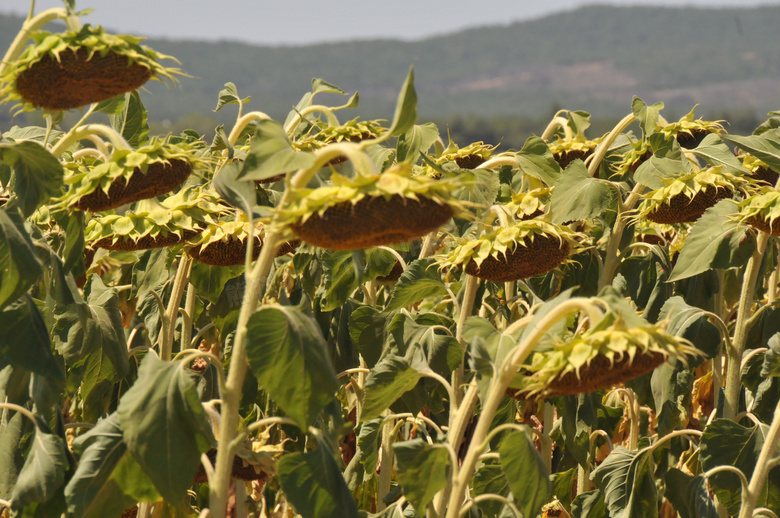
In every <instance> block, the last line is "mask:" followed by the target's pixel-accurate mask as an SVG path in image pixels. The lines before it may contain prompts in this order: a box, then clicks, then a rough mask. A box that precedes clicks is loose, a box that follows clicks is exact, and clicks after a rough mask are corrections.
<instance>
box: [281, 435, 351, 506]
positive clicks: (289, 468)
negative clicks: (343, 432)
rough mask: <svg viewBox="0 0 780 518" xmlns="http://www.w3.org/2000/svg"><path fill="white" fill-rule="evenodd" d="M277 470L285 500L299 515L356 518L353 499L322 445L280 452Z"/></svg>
mask: <svg viewBox="0 0 780 518" xmlns="http://www.w3.org/2000/svg"><path fill="white" fill-rule="evenodd" d="M277 469H278V471H279V482H280V483H281V485H282V489H283V490H284V493H285V495H287V499H288V500H289V501H290V503H291V504H292V505H293V507H294V508H295V511H296V512H297V513H299V514H300V515H301V516H302V517H303V518H357V516H358V509H357V505H356V504H355V499H354V498H353V497H352V493H351V492H350V491H349V488H348V487H347V484H346V482H344V477H343V476H342V475H341V470H340V469H339V467H338V465H337V464H336V461H335V460H334V459H333V456H332V455H331V454H330V452H329V451H328V449H327V448H325V447H324V446H323V445H320V446H319V447H318V448H317V449H316V450H314V451H310V452H307V453H300V452H296V453H289V454H287V455H283V456H282V458H281V459H279V463H278V464H277Z"/></svg>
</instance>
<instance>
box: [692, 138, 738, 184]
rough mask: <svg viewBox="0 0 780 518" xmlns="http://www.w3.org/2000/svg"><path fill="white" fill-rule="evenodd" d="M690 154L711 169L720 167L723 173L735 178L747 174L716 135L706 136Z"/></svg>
mask: <svg viewBox="0 0 780 518" xmlns="http://www.w3.org/2000/svg"><path fill="white" fill-rule="evenodd" d="M691 152H692V153H693V154H694V155H696V156H698V157H701V158H702V159H703V160H704V161H705V162H707V163H708V164H709V165H711V166H713V167H717V166H722V168H723V169H722V171H723V172H724V173H731V174H734V175H737V176H742V175H743V174H746V173H747V171H746V170H745V169H743V168H742V164H741V163H740V161H739V160H738V159H737V157H735V156H734V153H732V152H731V150H730V149H729V147H728V146H727V145H726V144H724V143H723V140H722V139H721V138H720V136H718V134H717V133H710V134H708V135H707V136H706V137H704V140H702V141H701V144H699V145H698V146H697V147H696V149H692V150H691Z"/></svg>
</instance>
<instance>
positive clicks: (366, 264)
mask: <svg viewBox="0 0 780 518" xmlns="http://www.w3.org/2000/svg"><path fill="white" fill-rule="evenodd" d="M320 261H321V264H322V267H323V271H324V273H325V298H324V300H323V305H322V311H333V310H334V309H336V308H339V307H341V306H342V305H343V304H344V303H345V302H346V301H347V300H348V299H349V298H350V297H351V296H352V294H353V293H354V292H355V290H357V289H358V288H359V287H360V285H361V284H363V283H364V282H367V281H370V280H372V279H376V278H377V277H379V276H382V275H388V274H389V273H390V271H391V270H392V269H393V266H394V265H395V263H396V259H395V256H394V255H393V254H392V253H390V252H388V251H386V250H381V249H376V248H374V249H368V250H356V251H351V252H344V251H325V252H323V253H322V256H321V258H320Z"/></svg>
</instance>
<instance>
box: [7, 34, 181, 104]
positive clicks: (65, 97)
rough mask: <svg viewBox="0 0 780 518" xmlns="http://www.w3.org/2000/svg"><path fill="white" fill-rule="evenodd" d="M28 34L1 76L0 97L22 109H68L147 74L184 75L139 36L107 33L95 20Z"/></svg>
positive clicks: (128, 87) (131, 86) (124, 88)
mask: <svg viewBox="0 0 780 518" xmlns="http://www.w3.org/2000/svg"><path fill="white" fill-rule="evenodd" d="M30 37H31V38H32V40H33V44H32V45H30V46H28V47H27V48H26V49H25V50H24V51H23V52H22V54H21V56H19V59H17V60H16V61H15V62H13V63H11V64H10V65H9V66H7V67H6V68H5V70H4V72H3V75H2V76H1V77H0V99H3V101H2V102H6V101H16V102H17V103H19V105H20V106H21V111H31V110H34V109H36V108H43V109H44V110H52V111H55V110H70V109H73V108H78V107H80V106H86V105H88V104H92V103H96V102H101V101H105V100H107V99H111V98H112V97H115V96H117V95H120V94H123V93H125V92H129V91H132V90H136V89H137V88H139V87H141V86H143V84H144V83H146V81H148V80H149V79H156V80H163V79H167V80H169V81H176V76H177V75H183V74H182V72H181V71H180V70H179V69H178V68H169V67H165V66H163V65H161V64H160V63H159V61H160V60H164V59H173V58H171V57H170V56H166V55H164V54H159V53H157V52H155V51H154V50H152V49H150V48H148V47H145V46H142V45H139V43H140V42H141V40H142V39H143V38H137V37H135V36H130V35H113V34H108V33H106V32H105V30H103V28H102V27H100V26H95V27H92V26H90V25H85V26H84V27H82V28H81V30H79V31H66V32H62V33H51V32H46V31H37V32H33V33H31V34H30Z"/></svg>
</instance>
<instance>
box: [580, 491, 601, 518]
mask: <svg viewBox="0 0 780 518" xmlns="http://www.w3.org/2000/svg"><path fill="white" fill-rule="evenodd" d="M571 512H572V515H573V516H575V517H576V518H603V517H605V516H608V515H607V505H606V504H605V503H604V496H603V495H602V494H601V491H599V490H598V489H594V490H593V491H586V492H585V493H580V494H579V495H577V496H576V497H575V498H574V500H572V503H571Z"/></svg>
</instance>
